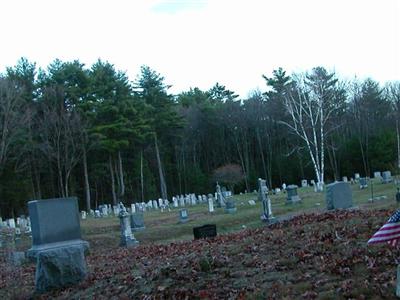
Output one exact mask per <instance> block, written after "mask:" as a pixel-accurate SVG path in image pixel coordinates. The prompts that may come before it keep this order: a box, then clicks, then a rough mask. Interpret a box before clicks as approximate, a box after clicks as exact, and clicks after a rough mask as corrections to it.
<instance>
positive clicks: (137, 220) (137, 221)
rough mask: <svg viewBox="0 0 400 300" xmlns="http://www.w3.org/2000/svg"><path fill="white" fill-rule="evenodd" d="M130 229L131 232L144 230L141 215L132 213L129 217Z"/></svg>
mask: <svg viewBox="0 0 400 300" xmlns="http://www.w3.org/2000/svg"><path fill="white" fill-rule="evenodd" d="M131 227H132V230H133V231H138V230H143V229H145V226H144V218H143V213H134V214H132V215H131Z"/></svg>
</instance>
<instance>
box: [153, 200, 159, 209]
mask: <svg viewBox="0 0 400 300" xmlns="http://www.w3.org/2000/svg"><path fill="white" fill-rule="evenodd" d="M153 207H154V209H158V202H157V201H156V200H153Z"/></svg>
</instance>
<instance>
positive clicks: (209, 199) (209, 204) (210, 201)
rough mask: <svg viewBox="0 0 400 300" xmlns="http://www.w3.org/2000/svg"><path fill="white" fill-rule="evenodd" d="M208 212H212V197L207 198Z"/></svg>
mask: <svg viewBox="0 0 400 300" xmlns="http://www.w3.org/2000/svg"><path fill="white" fill-rule="evenodd" d="M208 212H209V213H213V212H214V199H213V198H208Z"/></svg>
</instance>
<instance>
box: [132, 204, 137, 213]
mask: <svg viewBox="0 0 400 300" xmlns="http://www.w3.org/2000/svg"><path fill="white" fill-rule="evenodd" d="M135 212H136V206H135V203H132V204H131V213H132V214H134V213H135Z"/></svg>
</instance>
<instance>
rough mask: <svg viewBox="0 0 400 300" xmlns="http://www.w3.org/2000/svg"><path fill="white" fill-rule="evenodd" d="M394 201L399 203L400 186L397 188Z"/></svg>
mask: <svg viewBox="0 0 400 300" xmlns="http://www.w3.org/2000/svg"><path fill="white" fill-rule="evenodd" d="M396 202H397V203H400V188H397V193H396Z"/></svg>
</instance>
